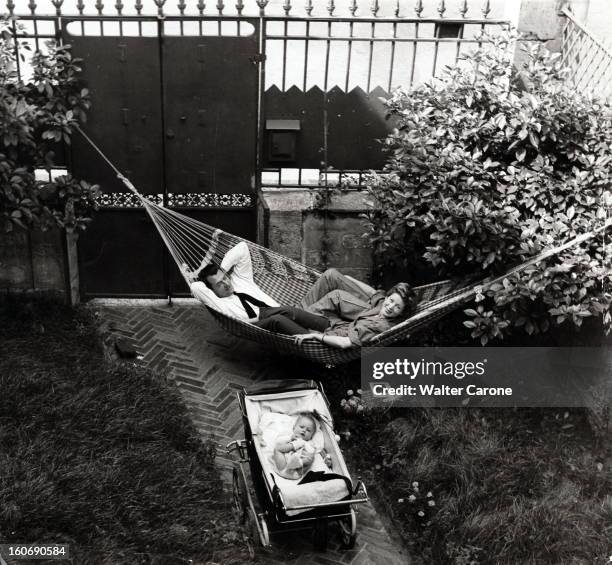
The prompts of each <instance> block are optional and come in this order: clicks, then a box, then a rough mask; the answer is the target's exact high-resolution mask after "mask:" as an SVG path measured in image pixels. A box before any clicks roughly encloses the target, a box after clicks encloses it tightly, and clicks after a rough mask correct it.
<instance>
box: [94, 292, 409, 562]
mask: <svg viewBox="0 0 612 565" xmlns="http://www.w3.org/2000/svg"><path fill="white" fill-rule="evenodd" d="M94 307H95V308H96V309H97V310H98V311H99V313H100V318H101V323H102V326H103V328H102V329H103V331H104V332H105V334H107V335H109V336H110V337H111V338H112V337H114V336H116V337H123V338H127V339H129V340H130V341H131V343H132V344H133V346H134V348H135V349H136V351H137V352H138V354H139V355H140V356H142V359H141V361H142V363H144V364H146V365H147V366H148V367H150V368H151V369H153V370H155V371H158V372H163V373H165V374H166V377H167V378H168V379H169V380H172V381H174V382H175V383H176V385H177V387H178V388H179V390H180V392H181V395H182V397H183V399H184V402H185V404H186V406H187V408H188V410H189V413H190V415H191V417H192V420H193V422H194V424H195V426H196V428H197V429H198V431H199V432H200V433H201V434H202V435H203V437H206V438H213V439H214V441H215V442H217V443H218V444H219V445H220V446H221V447H220V448H219V452H218V456H217V464H218V466H219V468H220V470H221V472H222V474H223V476H224V478H225V479H226V484H227V486H228V489H227V496H228V497H229V496H230V494H231V493H230V488H231V487H230V483H229V479H230V477H231V468H232V464H233V462H232V458H231V456H228V455H226V454H225V445H226V444H227V443H229V442H230V441H232V440H234V439H241V438H242V437H244V436H243V429H242V420H241V417H240V412H239V409H238V403H237V401H236V391H237V390H239V389H240V388H241V387H242V386H245V385H249V384H251V383H253V382H255V381H258V380H261V379H263V378H266V379H270V378H307V377H308V375H307V374H305V373H304V371H307V370H308V366H307V365H304V362H303V361H298V362H296V360H294V359H288V358H281V357H279V356H278V355H276V354H275V353H274V352H271V351H267V350H265V349H263V348H262V347H261V346H259V345H257V344H253V343H250V342H246V341H244V340H238V339H236V338H234V337H232V336H230V335H229V334H227V333H225V332H224V331H223V330H222V329H220V328H219V327H218V326H217V324H216V323H215V322H214V320H213V319H212V317H211V316H210V315H209V314H208V312H207V311H206V310H205V309H204V308H201V307H200V306H198V305H197V303H195V302H193V303H190V302H189V303H181V304H180V305H177V304H174V305H173V306H167V305H159V304H155V303H154V304H151V303H150V302H148V301H143V302H142V303H140V304H138V305H134V304H133V303H128V304H127V305H126V304H122V303H121V302H120V301H118V302H115V303H103V302H96V303H95V305H94ZM358 510H359V513H358V518H357V524H358V526H357V530H358V538H357V544H356V546H355V548H354V549H353V550H350V551H342V550H340V547H339V543H338V542H337V541H336V540H335V538H336V537H337V536H334V535H333V534H334V530H332V532H331V535H330V543H329V545H328V548H327V550H326V551H325V552H315V551H314V550H313V549H312V543H311V539H310V535H309V533H308V532H292V533H287V532H286V533H280V534H277V535H274V534H273V535H272V536H271V540H272V549H271V550H266V551H264V550H260V551H259V552H258V553H257V555H256V561H257V562H258V563H265V564H268V565H274V564H289V563H290V564H292V565H336V564H345V565H378V564H380V565H383V564H384V565H399V564H408V563H410V559H409V557H408V555H407V553H406V552H405V550H404V549H403V548H402V547H401V544H399V543H397V542H396V541H394V540H393V539H392V538H391V537H390V536H389V534H388V532H387V531H386V530H385V528H384V527H383V524H382V522H381V520H380V517H379V516H378V515H377V514H376V511H375V510H374V508H373V507H372V506H371V505H370V504H368V505H360V506H359V509H358Z"/></svg>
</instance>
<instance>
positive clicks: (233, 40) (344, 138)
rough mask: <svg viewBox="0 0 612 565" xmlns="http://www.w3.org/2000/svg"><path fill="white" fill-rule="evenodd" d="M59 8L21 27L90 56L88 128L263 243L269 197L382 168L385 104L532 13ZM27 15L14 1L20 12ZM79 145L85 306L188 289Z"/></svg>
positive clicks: (397, 5)
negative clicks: (263, 210) (92, 204)
mask: <svg viewBox="0 0 612 565" xmlns="http://www.w3.org/2000/svg"><path fill="white" fill-rule="evenodd" d="M22 1H24V0H22ZM52 4H53V6H54V7H55V14H53V15H48V16H40V15H38V14H37V13H36V11H37V7H36V4H35V3H34V2H30V3H29V4H28V8H29V9H30V12H31V13H30V14H23V15H20V19H21V22H24V23H25V25H26V28H27V30H28V33H27V37H29V38H30V39H29V41H30V42H31V43H32V47H33V48H39V47H41V43H42V42H43V41H44V40H45V39H46V38H56V39H57V38H59V39H61V40H62V41H64V42H67V43H70V44H71V45H72V49H73V53H74V55H75V56H77V57H80V58H82V59H83V60H84V62H83V78H84V80H85V82H86V83H87V86H88V88H89V89H90V91H91V97H92V109H91V110H90V112H89V115H88V123H87V125H86V130H87V132H88V134H89V135H90V136H91V137H92V138H93V139H94V140H95V141H96V143H97V144H98V145H99V146H100V147H101V148H102V150H103V151H104V152H105V153H106V154H107V155H108V156H109V158H110V159H111V160H112V161H113V162H114V163H115V165H116V166H117V167H118V169H119V170H121V171H122V172H123V173H124V174H125V175H126V176H128V177H129V178H130V179H131V180H132V181H133V183H134V184H135V186H136V187H137V188H138V189H139V190H140V191H141V192H142V193H144V194H146V195H147V196H148V197H149V198H151V199H153V200H154V201H156V202H158V203H161V204H163V205H164V206H169V207H172V208H174V209H178V210H179V211H182V212H184V213H186V214H188V215H190V216H193V217H195V218H197V219H200V220H202V221H204V222H206V223H208V224H211V225H214V226H216V227H219V228H221V229H223V230H226V231H230V232H233V233H235V234H237V235H240V236H243V237H246V238H248V239H255V236H256V231H257V229H256V225H257V218H256V213H257V212H256V211H257V194H258V190H259V188H268V189H270V190H284V189H285V188H286V187H290V188H296V187H298V188H300V189H301V188H305V187H310V188H312V187H314V188H324V189H325V190H327V189H328V188H329V187H330V186H333V185H334V184H338V183H340V182H342V181H343V180H344V179H347V178H350V179H351V180H352V181H354V182H356V183H357V184H360V183H361V179H362V176H363V172H364V171H367V170H370V169H380V168H382V166H383V164H384V156H383V154H382V153H381V150H380V144H379V143H378V141H377V140H379V139H380V138H382V137H384V136H385V135H386V134H387V132H388V131H389V130H390V129H391V128H392V127H393V124H392V123H389V122H388V121H387V120H386V117H385V113H386V111H385V107H384V105H383V104H382V102H381V101H380V98H381V97H382V98H385V97H387V96H388V95H389V93H390V92H391V90H392V89H393V88H396V87H398V86H406V87H407V86H411V85H413V84H417V83H419V82H423V81H424V80H427V79H428V78H430V77H431V76H434V75H436V74H437V73H438V72H439V71H440V69H442V68H443V67H444V65H448V64H452V63H454V62H456V61H457V59H458V57H459V56H460V55H461V54H465V53H466V51H467V50H469V48H470V47H472V46H474V45H477V44H480V43H482V41H483V40H482V39H481V38H480V36H479V34H480V32H482V31H486V30H492V29H498V28H499V27H500V26H506V25H507V24H508V23H511V22H512V21H514V22H515V23H516V21H517V19H518V8H519V7H520V3H518V2H517V3H508V2H504V1H503V0H469V1H468V0H461V1H459V0H457V1H456V2H454V3H452V5H451V3H447V2H445V1H444V0H429V1H426V0H394V1H393V2H392V1H391V0H389V1H388V2H379V1H377V0H375V1H372V0H344V2H343V3H342V5H341V3H340V2H338V4H336V2H334V1H329V0H319V1H318V2H315V1H313V0H307V1H305V2H303V3H299V5H298V4H293V3H292V2H291V0H249V1H247V2H245V1H243V0H237V1H236V3H235V4H234V3H228V4H225V3H224V2H223V1H219V2H216V4H214V5H213V3H210V2H209V3H206V2H204V1H203V0H197V2H191V3H189V4H188V3H186V2H185V1H184V0H178V3H177V4H170V3H168V2H167V0H153V1H151V0H145V2H143V1H142V0H134V3H133V4H131V3H130V4H123V3H122V1H121V0H117V2H116V3H114V4H113V5H110V4H109V5H107V6H105V5H104V4H103V3H102V1H101V0H95V3H94V1H93V0H89V1H88V2H87V3H85V2H84V0H77V1H76V4H73V5H70V6H69V5H68V3H66V5H64V0H52ZM15 7H16V5H15V3H14V1H13V0H7V8H8V12H9V13H10V14H11V15H13V14H15V13H16V12H15ZM75 9H76V12H77V13H76V14H75ZM70 11H72V12H70ZM215 12H216V13H215ZM22 37H26V35H22ZM16 64H17V65H19V60H18V59H16ZM73 143H74V145H73V147H72V151H71V155H70V157H71V159H70V163H69V165H70V167H69V168H71V169H72V171H73V172H74V174H75V175H77V176H79V177H82V178H85V179H87V180H88V181H90V182H97V183H99V184H100V185H101V186H102V187H103V191H104V194H103V195H102V198H101V201H100V203H101V205H102V208H101V210H100V211H99V212H98V213H97V214H96V217H95V220H94V222H92V224H91V225H90V227H89V228H88V229H87V231H86V232H84V233H83V234H81V235H80V241H79V255H80V269H79V275H80V281H81V295H82V297H83V298H89V297H94V296H118V297H119V296H126V297H127V296H133V297H136V296H150V297H154V296H158V297H165V296H172V295H176V294H182V293H186V292H187V289H186V287H185V285H184V283H183V281H182V278H181V277H180V276H179V273H178V270H177V268H176V266H175V265H174V263H173V262H172V261H170V260H169V258H168V256H167V254H166V251H165V248H164V247H163V245H162V243H161V240H160V238H159V237H158V235H157V234H156V230H155V228H154V226H153V225H152V223H151V222H150V221H149V219H148V217H147V216H146V213H145V212H144V210H143V209H142V208H141V207H140V206H139V203H138V201H137V199H135V198H134V197H133V195H132V194H131V193H129V192H127V191H126V189H125V188H124V187H123V186H122V184H121V183H120V182H118V180H117V179H116V178H114V176H113V173H112V171H111V170H110V169H109V168H108V166H107V165H106V164H105V163H104V162H103V161H102V160H101V159H100V157H99V156H98V155H97V154H96V153H95V152H94V150H93V149H92V148H91V147H89V146H88V145H87V144H86V143H85V142H84V140H82V139H80V138H79V137H78V136H74V138H73ZM260 221H261V218H260ZM260 228H261V226H260ZM260 231H263V230H261V229H260ZM264 243H265V241H264Z"/></svg>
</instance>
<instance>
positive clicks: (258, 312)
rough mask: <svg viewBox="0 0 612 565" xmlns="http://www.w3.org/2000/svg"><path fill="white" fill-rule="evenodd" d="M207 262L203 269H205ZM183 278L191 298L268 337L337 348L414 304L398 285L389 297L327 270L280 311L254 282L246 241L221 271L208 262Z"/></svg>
mask: <svg viewBox="0 0 612 565" xmlns="http://www.w3.org/2000/svg"><path fill="white" fill-rule="evenodd" d="M205 263H206V264H205ZM183 274H184V275H185V276H186V278H187V279H188V280H190V281H192V282H191V292H192V294H193V296H194V297H195V298H197V299H198V300H200V301H201V302H203V303H204V304H205V305H207V306H210V307H211V308H214V309H215V310H217V311H219V312H221V313H222V314H225V315H227V316H230V317H232V318H236V319H238V320H243V321H248V322H250V323H252V324H254V325H256V326H258V327H260V328H264V329H267V330H270V331H273V332H277V333H281V334H287V335H295V336H296V338H295V341H296V343H298V344H300V343H302V341H303V340H305V339H312V340H317V341H320V342H321V343H324V344H326V345H329V346H332V347H339V348H343V349H344V348H348V347H353V346H361V345H365V344H367V343H368V341H370V340H371V339H372V338H374V337H375V336H376V335H378V334H379V333H381V332H384V331H386V330H388V329H389V328H391V327H392V326H394V325H395V324H397V323H398V322H399V321H400V318H401V317H402V316H404V315H406V314H408V313H409V312H410V311H411V310H412V308H413V305H414V292H413V290H412V288H411V287H410V285H408V284H407V283H399V284H397V285H395V286H394V287H393V288H391V289H390V290H389V291H388V292H386V293H385V292H384V291H380V290H379V291H376V290H374V289H373V288H372V287H370V286H368V285H366V284H364V283H361V282H359V281H356V280H355V279H353V278H351V277H348V276H346V275H343V274H342V273H340V272H339V271H337V270H335V269H329V270H327V271H326V272H325V273H323V274H322V275H321V277H319V279H318V280H317V281H316V282H315V283H314V285H313V286H312V288H311V289H310V290H309V291H308V292H307V293H306V295H305V296H304V298H303V299H302V301H301V303H300V306H301V308H297V307H295V306H281V305H279V304H278V302H276V301H275V300H274V299H273V298H272V297H271V296H269V295H267V294H266V293H265V292H264V291H263V290H261V289H260V288H259V287H258V286H257V284H256V283H255V281H254V280H253V266H252V263H251V254H250V253H249V248H248V246H247V244H246V243H245V242H240V243H238V244H237V245H235V246H234V247H232V248H231V249H229V250H228V251H227V253H226V254H225V256H224V257H223V259H222V261H221V266H220V267H217V265H215V264H213V263H209V262H208V258H205V259H204V261H203V265H202V266H201V267H200V269H198V270H197V271H188V270H187V267H186V266H185V265H184V266H183Z"/></svg>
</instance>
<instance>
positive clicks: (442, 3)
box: [438, 0, 446, 18]
mask: <svg viewBox="0 0 612 565" xmlns="http://www.w3.org/2000/svg"><path fill="white" fill-rule="evenodd" d="M444 12H446V2H445V1H444V0H440V3H439V4H438V14H440V17H441V18H443V17H444Z"/></svg>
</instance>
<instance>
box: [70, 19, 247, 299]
mask: <svg viewBox="0 0 612 565" xmlns="http://www.w3.org/2000/svg"><path fill="white" fill-rule="evenodd" d="M111 23H116V24H117V25H114V26H112V25H109V24H111ZM190 23H192V24H194V25H189V24H190ZM211 23H213V24H214V25H216V23H217V22H212V21H211ZM218 23H219V26H218V28H216V29H217V30H218V33H217V34H215V33H213V32H214V30H215V27H214V25H213V29H212V30H211V28H210V27H209V26H208V25H204V24H205V21H203V20H201V19H200V20H198V21H197V22H195V21H192V22H190V20H186V19H184V18H183V19H181V20H172V19H166V20H160V19H155V18H151V19H146V18H141V19H139V21H138V25H137V27H136V28H135V29H130V28H128V29H126V26H125V22H112V21H111V20H103V19H98V20H95V21H94V20H91V19H72V20H68V21H65V22H64V28H63V30H64V32H63V39H64V41H65V42H67V43H70V44H71V45H72V51H73V54H74V56H76V57H79V58H82V59H83V61H84V62H83V79H84V81H85V83H86V84H87V86H88V88H89V89H90V91H91V96H92V109H91V111H90V113H89V115H88V123H87V124H86V129H87V131H88V134H89V135H90V136H91V137H93V139H94V140H95V141H96V143H97V144H98V145H99V146H100V147H101V148H102V150H103V151H104V152H105V153H106V154H107V155H108V157H109V158H110V160H111V161H112V162H113V163H114V164H115V165H116V166H117V168H118V169H119V170H121V171H122V172H124V174H125V175H126V176H127V177H128V178H130V179H131V180H132V182H133V183H134V185H135V186H136V187H137V188H138V190H139V191H140V192H142V193H144V194H146V195H148V196H149V197H150V198H152V199H153V200H154V201H156V202H159V203H161V204H163V205H164V206H170V207H172V208H174V209H178V210H179V211H183V212H184V213H187V214H189V215H190V216H192V217H194V218H196V219H199V220H202V221H204V222H207V223H210V224H213V225H215V226H217V227H220V228H221V229H226V230H228V231H231V232H233V233H236V234H237V235H240V236H243V237H246V238H249V239H253V238H254V236H255V220H256V219H255V206H254V204H255V190H254V188H255V187H254V182H253V179H254V178H255V167H256V147H257V144H256V140H257V137H256V133H257V95H258V94H257V93H258V69H257V64H256V62H257V53H258V34H257V20H251V21H245V20H242V21H240V23H238V22H236V26H235V32H236V35H232V36H226V35H222V33H221V31H222V30H221V25H220V22H218ZM226 25H227V22H224V26H226ZM119 26H121V27H119ZM112 31H114V33H113V34H111V33H109V32H112ZM134 32H136V33H134ZM129 33H134V36H131V35H129ZM205 33H208V35H205ZM88 34H91V35H88ZM94 34H95V35H94ZM145 34H149V35H148V36H147V35H145ZM221 77H222V78H221ZM72 169H73V171H74V173H75V174H76V175H77V176H81V177H83V178H87V179H88V180H90V181H91V182H96V183H99V184H100V185H101V186H102V187H103V191H104V195H103V197H102V201H101V204H102V205H103V207H102V208H101V210H100V211H99V212H98V214H97V215H96V218H95V221H94V222H93V223H92V225H91V226H90V228H89V229H88V230H87V231H86V232H85V233H84V234H82V235H81V236H80V241H79V262H80V269H79V271H80V278H81V294H82V296H83V297H84V298H89V297H94V296H109V295H110V296H134V297H135V296H150V297H154V296H160V297H161V296H171V295H176V294H182V293H186V292H187V289H186V287H185V285H184V282H183V281H182V278H181V277H180V276H179V274H178V270H177V269H176V266H175V265H174V263H173V262H172V261H171V260H169V259H168V255H167V253H166V250H165V248H164V246H163V244H162V242H161V240H160V238H159V237H158V235H157V234H156V230H155V227H154V226H153V224H152V223H151V221H150V220H149V218H148V216H147V214H146V212H145V211H144V210H143V209H142V208H141V207H140V206H139V205H138V201H137V199H135V198H134V196H133V195H132V194H131V193H130V192H129V191H127V190H126V189H125V187H123V185H122V184H121V183H120V182H119V181H118V180H117V179H116V178H115V177H114V174H113V172H112V170H110V169H109V167H108V165H107V164H106V163H104V162H103V161H102V159H100V157H99V156H97V155H96V154H95V152H94V151H93V149H92V148H91V146H89V145H88V144H86V142H85V141H84V140H83V139H80V138H78V137H75V140H74V145H73V150H72Z"/></svg>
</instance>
